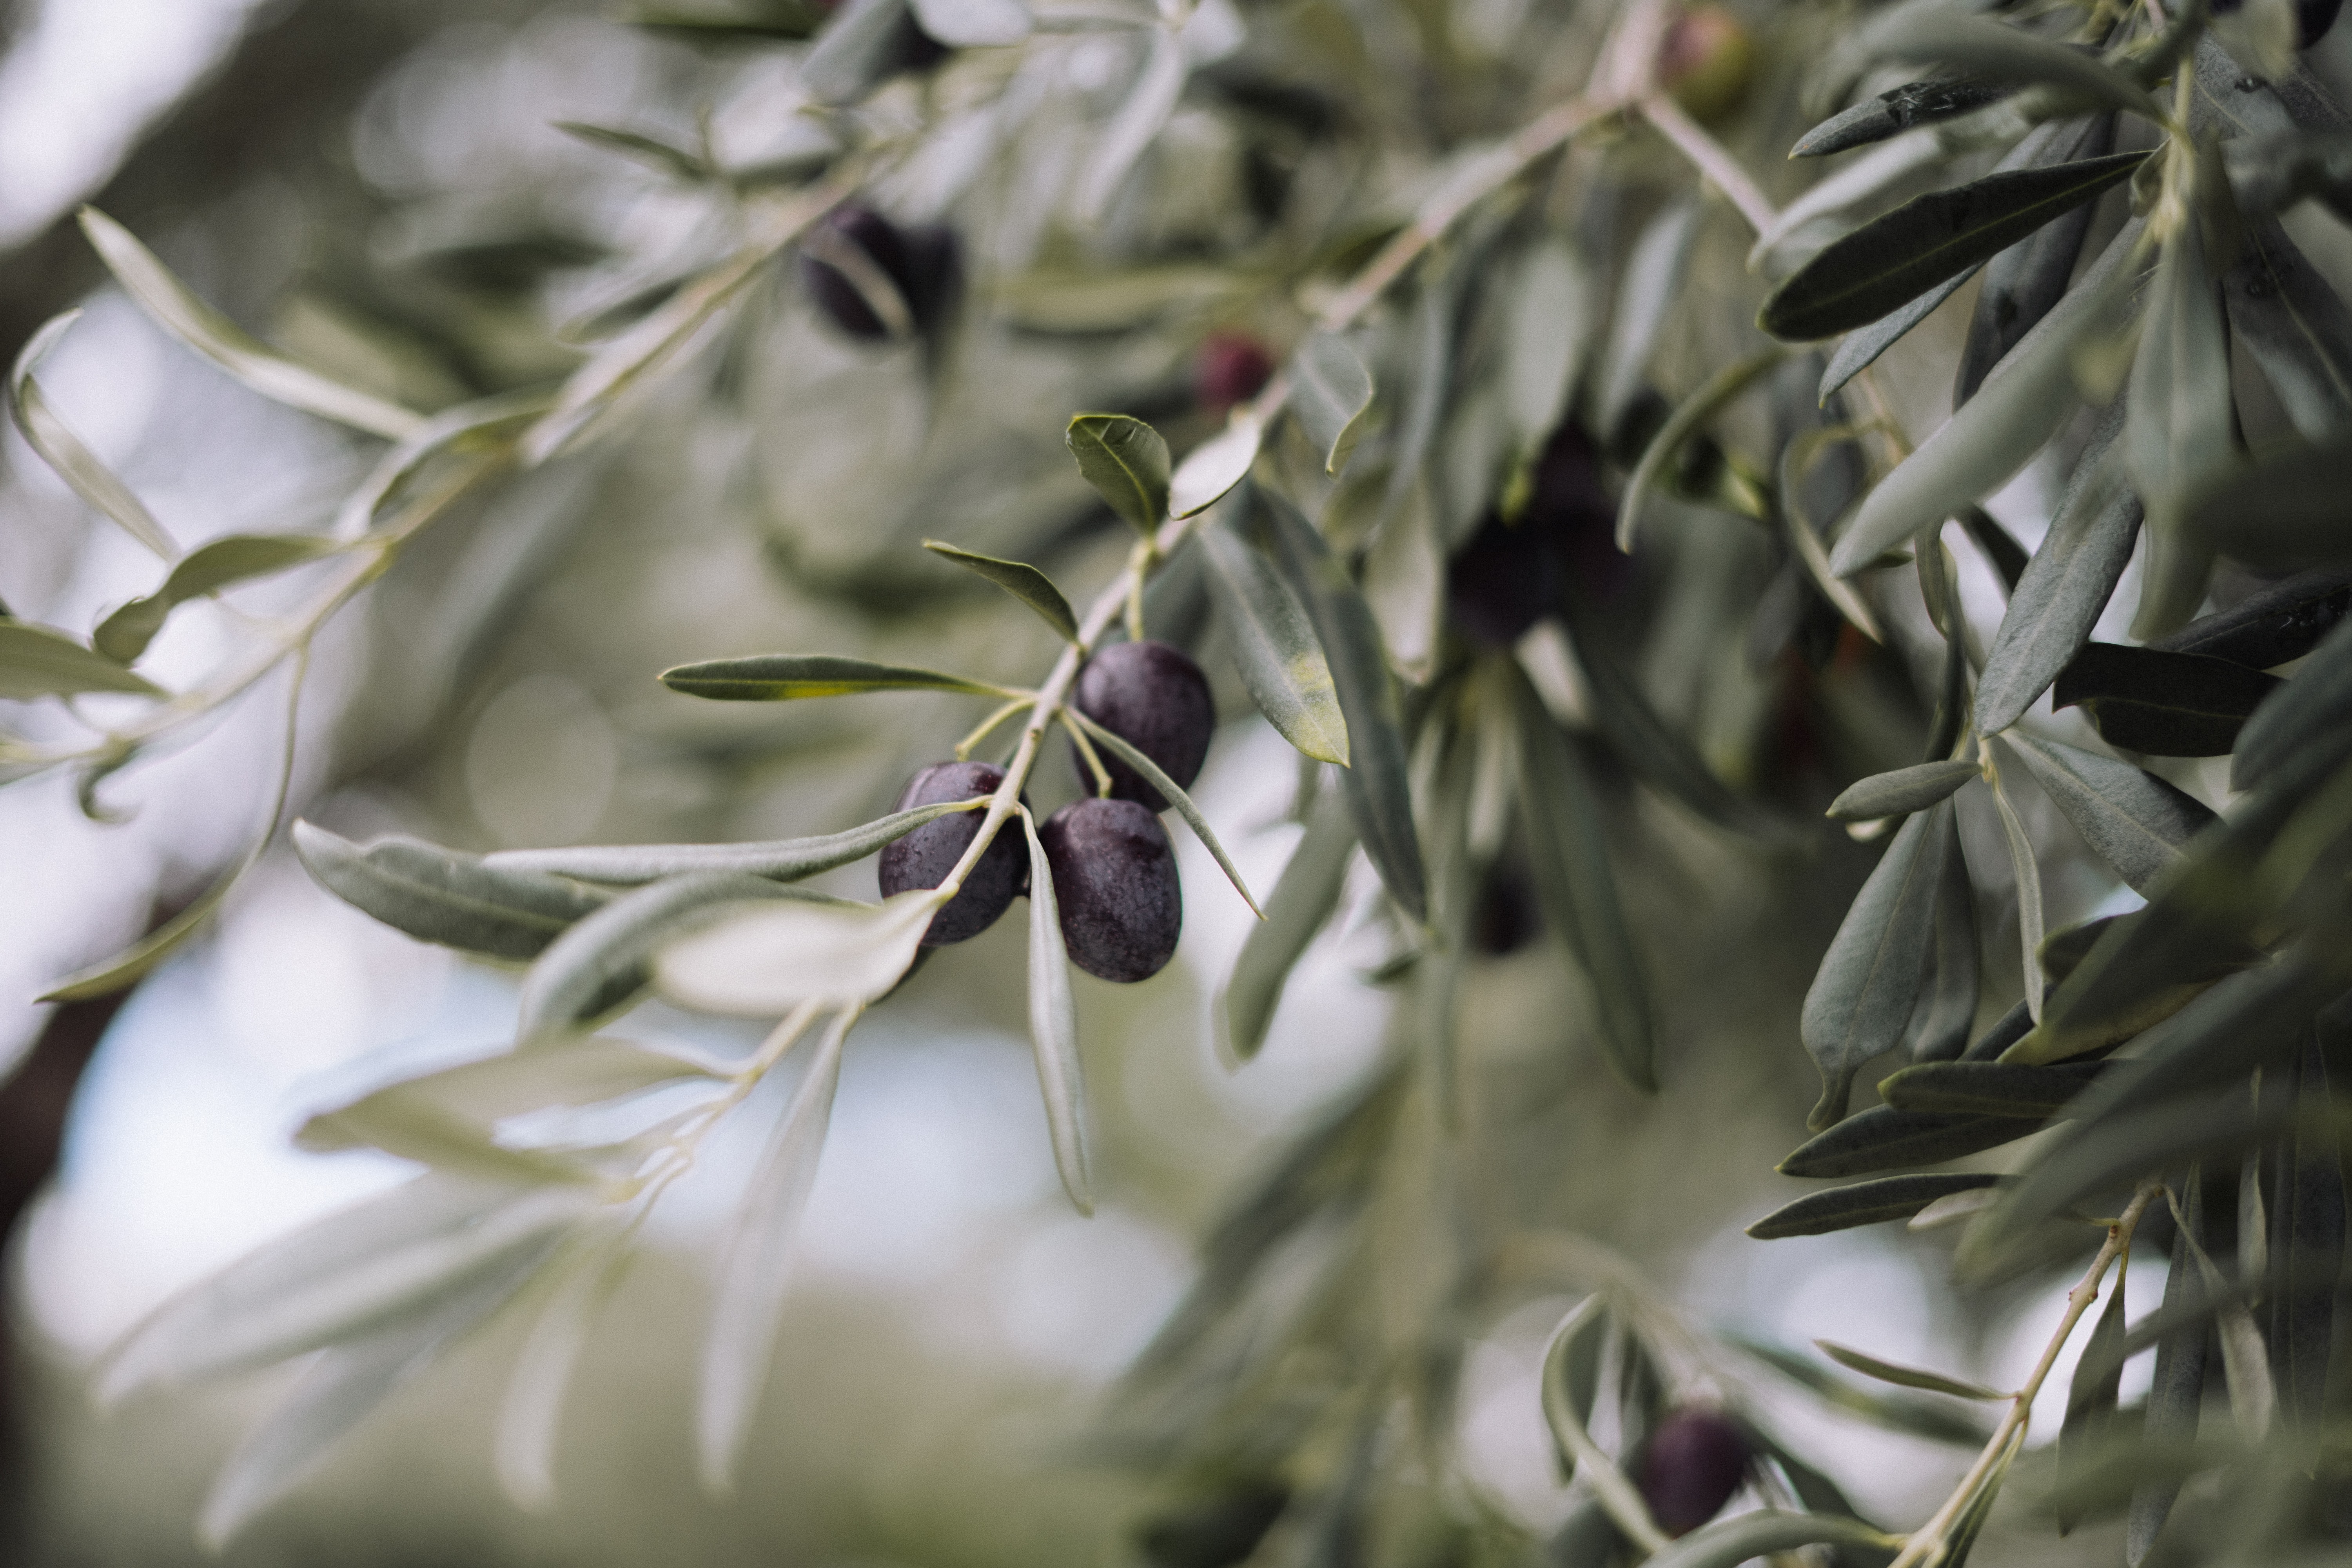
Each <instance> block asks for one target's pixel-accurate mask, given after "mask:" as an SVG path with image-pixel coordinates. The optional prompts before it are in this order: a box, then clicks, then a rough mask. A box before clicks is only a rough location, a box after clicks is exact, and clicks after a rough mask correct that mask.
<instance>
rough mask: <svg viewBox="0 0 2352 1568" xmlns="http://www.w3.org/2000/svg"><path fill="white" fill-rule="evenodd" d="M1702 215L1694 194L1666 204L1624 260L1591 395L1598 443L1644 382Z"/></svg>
mask: <svg viewBox="0 0 2352 1568" xmlns="http://www.w3.org/2000/svg"><path fill="white" fill-rule="evenodd" d="M1703 211H1704V209H1703V208H1702V207H1701V205H1700V204H1699V202H1698V200H1697V198H1696V197H1695V196H1686V197H1684V198H1682V199H1680V200H1677V201H1675V202H1672V203H1670V204H1668V205H1667V206H1666V207H1665V208H1664V210H1663V211H1662V212H1660V213H1659V214H1658V215H1657V216H1655V217H1654V218H1652V219H1651V220H1650V221H1649V222H1648V223H1647V224H1646V225H1644V226H1643V229H1642V233H1641V235H1640V237H1638V238H1636V239H1635V240H1634V241H1633V250H1632V252H1631V253H1630V254H1629V255H1628V256H1627V257H1626V258H1625V265H1624V268H1623V270H1622V273H1621V274H1620V277H1621V279H1622V281H1621V282H1620V283H1619V285H1618V289H1617V299H1616V301H1615V304H1614V306H1613V307H1612V309H1611V310H1610V312H1609V315H1608V321H1609V347H1608V351H1607V352H1606V353H1604V354H1603V355H1602V357H1601V372H1600V384H1599V385H1598V386H1597V387H1596V388H1595V389H1594V396H1593V410H1592V412H1593V420H1592V426H1593V431H1594V434H1595V435H1596V436H1598V437H1600V439H1601V442H1602V444H1603V445H1609V444H1612V443H1614V442H1615V441H1616V440H1618V439H1619V436H1620V432H1619V426H1622V424H1623V423H1624V420H1625V415H1626V413H1627V411H1628V410H1630V409H1631V408H1632V407H1633V402H1634V400H1635V399H1636V398H1637V397H1639V396H1640V395H1642V393H1643V390H1644V389H1645V388H1647V387H1648V386H1649V384H1650V361H1651V360H1652V359H1653V358H1654V357H1655V356H1656V353H1657V349H1658V340H1659V338H1660V337H1661V336H1662V335H1663V334H1664V331H1665V330H1666V324H1667V322H1668V321H1670V320H1672V319H1673V316H1674V313H1675V304H1676V302H1677V301H1679V300H1681V299H1682V297H1683V276H1684V274H1685V271H1686V270H1687V269H1688V268H1689V266H1690V258H1691V251H1692V248H1693V247H1694V246H1696V243H1697V240H1698V226H1699V218H1700V216H1702V213H1703Z"/></svg>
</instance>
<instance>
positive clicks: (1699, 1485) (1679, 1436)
mask: <svg viewBox="0 0 2352 1568" xmlns="http://www.w3.org/2000/svg"><path fill="white" fill-rule="evenodd" d="M1641 1471H1642V1474H1641V1486H1642V1500H1643V1502H1645V1503H1647V1504H1649V1506H1650V1517H1652V1518H1653V1519H1654V1520H1656V1521H1658V1528H1659V1529H1660V1530H1663V1531H1665V1532H1666V1533H1667V1534H1668V1535H1670V1536H1671V1535H1687V1534H1689V1533H1690V1532H1691V1531H1694V1530H1696V1529H1697V1528H1698V1527H1699V1526H1700V1525H1702V1524H1705V1523H1706V1521H1708V1520H1710V1519H1713V1518H1714V1517H1715V1516H1716V1515H1717V1514H1718V1513H1720V1512H1722V1511H1723V1505H1724V1504H1725V1503H1727V1502H1729V1501H1730V1500H1731V1494H1732V1493H1734V1492H1736V1491H1738V1489H1739V1484H1740V1482H1741V1481H1742V1480H1743V1479H1746V1477H1747V1474H1748V1438H1747V1436H1746V1434H1744V1433H1742V1432H1741V1431H1740V1429H1739V1428H1738V1426H1736V1425H1735V1424H1733V1423H1732V1422H1731V1421H1730V1420H1728V1419H1727V1418H1726V1417H1725V1416H1724V1415H1723V1414H1722V1413H1721V1412H1720V1411H1715V1410H1701V1409H1695V1408H1692V1407H1690V1406H1687V1405H1685V1406H1684V1407H1683V1408H1681V1409H1679V1410H1673V1411H1669V1412H1667V1414H1666V1418H1665V1419H1664V1420H1663V1421H1661V1422H1659V1423H1658V1429H1657V1430H1656V1431H1654V1432H1653V1433H1651V1434H1650V1440H1649V1442H1648V1443H1646V1444H1645V1445H1643V1451H1642V1464H1641Z"/></svg>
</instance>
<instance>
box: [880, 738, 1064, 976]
mask: <svg viewBox="0 0 2352 1568" xmlns="http://www.w3.org/2000/svg"><path fill="white" fill-rule="evenodd" d="M1003 782H1004V770H1003V768H1000V767H996V766H994V765H993V764H992V763H932V764H931V765H930V766H929V767H928V768H925V769H924V770H923V771H922V772H921V773H917V774H916V775H915V776H914V777H913V778H911V779H909V780H908V781H907V787H906V788H905V789H904V790H902V791H901V792H899V795H898V810H900V811H912V810H914V809H915V807H917V806H919V805H938V804H939V803H940V802H941V801H947V800H977V799H980V798H981V797H982V796H984V795H994V794H995V793H996V787H997V785H999V784H1003ZM987 815H988V814H987V813H986V812H984V811H964V812H958V813H956V814H955V815H953V816H942V817H940V818H939V819H938V820H937V821H934V822H926V823H925V824H923V826H920V827H918V828H917V829H915V831H913V832H912V833H909V834H908V835H907V836H906V837H904V838H894V839H892V840H891V841H890V842H889V843H888V844H886V845H884V846H883V847H882V862H881V865H880V867H879V868H878V876H879V879H880V881H881V884H882V896H883V897H884V898H886V899H887V898H889V897H891V896H892V895H894V894H898V893H903V892H906V891H908V889H915V888H936V887H938V886H939V885H940V883H941V882H944V881H946V880H947V879H948V873H949V872H950V871H952V870H954V869H955V865H956V862H957V861H959V860H961V859H962V858H963V852H964V851H965V850H966V849H969V848H970V847H971V841H972V839H973V838H974V837H977V836H978V835H979V833H980V822H981V818H982V817H983V816H987ZM1028 875H1029V849H1028V846H1027V845H1026V844H1025V843H1024V841H1023V837H1022V834H1021V832H1020V826H1019V824H1017V823H1013V824H1007V825H1006V826H1003V827H1000V828H998V829H997V832H996V837H994V838H993V839H992V840H990V841H989V846H988V848H987V849H986V850H985V851H983V852H982V855H981V857H980V863H979V864H978V865H976V866H974V867H973V868H971V873H970V874H969V875H967V876H966V877H965V878H964V879H963V887H962V888H961V889H959V890H958V891H957V893H956V896H955V897H954V898H952V899H950V900H948V903H947V908H945V909H943V910H940V912H939V913H938V914H935V915H933V916H932V917H931V929H930V930H929V931H925V932H924V933H923V945H924V946H925V947H944V946H946V945H947V944H948V943H949V942H963V941H966V940H968V939H970V938H971V937H975V936H978V935H979V934H980V933H981V932H982V931H986V930H987V929H988V928H989V927H991V926H992V925H994V924H995V923H996V920H997V917H998V916H999V915H1002V914H1003V912H1004V911H1005V910H1008V909H1010V908H1012V906H1013V900H1014V899H1016V898H1018V897H1019V896H1020V895H1021V889H1022V886H1023V884H1024V881H1025V880H1026V879H1027V878H1028Z"/></svg>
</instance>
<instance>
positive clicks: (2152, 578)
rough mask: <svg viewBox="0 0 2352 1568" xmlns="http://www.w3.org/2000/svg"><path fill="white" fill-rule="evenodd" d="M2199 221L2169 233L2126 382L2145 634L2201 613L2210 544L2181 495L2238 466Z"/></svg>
mask: <svg viewBox="0 0 2352 1568" xmlns="http://www.w3.org/2000/svg"><path fill="white" fill-rule="evenodd" d="M2200 228H2201V226H2200V224H2198V223H2187V224H2183V225H2182V226H2180V228H2179V230H2178V231H2177V232H2176V233H2174V234H2173V235H2172V236H2171V237H2169V238H2168V240H2167V241H2166V242H2165V246H2164V253H2163V259H2162V261H2161V262H2160V263H2158V267H2157V271H2156V281H2155V283H2154V285H2153V286H2152V287H2151V288H2150V289H2149V291H2148V295H2149V297H2148V306H2147V315H2146V317H2145V323H2146V324H2145V325H2144V326H2143V328H2142V329H2141V331H2140V336H2139V352H2138V353H2137V354H2136V355H2135V356H2134V357H2133V359H2132V370H2131V380H2130V382H2129V384H2128V386H2127V391H2126V395H2127V396H2128V397H2129V399H2130V412H2129V413H2128V414H2127V415H2126V417H2125V420H2124V434H2123V440H2122V443H2121V445H2120V447H2119V448H2118V449H2119V450H2120V451H2121V452H2122V454H2123V459H2124V471H2125V472H2126V473H2127V474H2129V475H2130V476H2131V480H2132V484H2133V487H2134V488H2135V489H2137V490H2138V491H2139V495H2140V500H2142V501H2143V502H2145V503H2147V509H2148V531H2149V540H2148V552H2147V563H2146V565H2145V568H2144V573H2145V575H2144V579H2143V581H2142V583H2141V585H2140V601H2139V614H2138V616H2137V617H2136V618H2135V619H2134V620H2133V622H2132V630H2133V635H2135V636H2137V637H2155V636H2157V635H2158V634H2160V633H2163V632H2168V631H2170V630H2172V629H2173V628H2174V627H2176V626H2179V625H2180V624H2181V623H2182V622H2184V621H2186V620H2188V619H2189V616H2192V615H2194V614H2196V612H2197V605H2198V604H2199V603H2200V601H2201V600H2202V599H2203V598H2204V597H2205V583H2206V576H2207V573H2208V570H2209V568H2210V564H2211V556H2212V552H2211V547H2210V543H2209V542H2205V541H2202V540H2196V539H2193V538H2191V537H2190V536H2189V535H2188V534H2187V533H2186V531H2185V529H2184V524H2183V522H2182V520H2181V512H2182V510H2183V500H2184V498H2186V497H2188V496H2190V495H2192V494H2193V493H2194V492H2195V491H2196V490H2198V489H2200V488H2201V487H2202V486H2203V485H2205V484H2206V483H2207V482H2209V480H2210V478H2211V477H2212V476H2215V475H2218V474H2222V473H2226V472H2228V471H2229V470H2230V469H2231V468H2234V467H2235V466H2236V453H2237V414H2236V407H2235V404H2234V402H2233V400H2232V397H2231V390H2230V334H2229V327H2228V324H2227V323H2226V321H2224V320H2223V318H2222V315H2221V300H2220V299H2219V298H2218V297H2217V296H2216V294H2215V291H2214V287H2213V275H2212V270H2211V268H2210V266H2209V264H2208V258H2207V257H2206V255H2205V242H2204V240H2203V238H2202V237H2201V235H2200Z"/></svg>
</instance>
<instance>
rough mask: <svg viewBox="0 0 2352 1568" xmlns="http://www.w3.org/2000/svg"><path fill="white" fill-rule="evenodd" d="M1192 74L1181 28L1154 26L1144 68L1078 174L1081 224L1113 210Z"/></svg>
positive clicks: (1077, 200) (1095, 142)
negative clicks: (1122, 186) (1111, 207)
mask: <svg viewBox="0 0 2352 1568" xmlns="http://www.w3.org/2000/svg"><path fill="white" fill-rule="evenodd" d="M1190 74H1191V73H1190V66H1189V64H1188V62H1187V60H1186V58H1185V54H1184V45H1183V42H1182V40H1181V38H1180V37H1178V36H1177V29H1176V28H1175V27H1173V26H1164V25H1163V26H1155V27H1153V28H1152V29H1151V30H1150V37H1149V40H1148V42H1147V43H1146V45H1145V48H1144V56H1143V66H1142V69H1141V70H1140V71H1139V72H1138V73H1137V76H1136V79H1135V81H1134V82H1133V84H1132V85H1130V86H1129V88H1128V89H1127V98H1126V100H1124V101H1123V102H1121V103H1120V104H1119V106H1118V113H1116V114H1114V115H1112V116H1111V120H1110V123H1109V124H1108V125H1106V126H1104V127H1103V129H1102V131H1101V132H1100V134H1099V135H1098V136H1097V137H1096V138H1094V140H1093V155H1092V156H1091V157H1090V158H1089V159H1088V160H1087V167H1086V170H1085V172H1084V173H1083V174H1080V175H1079V176H1078V184H1077V189H1076V192H1075V205H1076V214H1077V216H1078V219H1079V221H1080V222H1082V223H1086V224H1089V225H1091V224H1095V223H1098V222H1099V221H1100V220H1101V218H1102V216H1103V215H1104V213H1106V212H1107V211H1108V210H1109V207H1110V204H1111V198H1112V197H1114V196H1116V195H1118V192H1119V187H1120V186H1121V185H1122V184H1125V183H1126V180H1127V175H1128V171H1129V170H1130V169H1132V168H1134V167H1135V164H1136V161H1137V160H1138V159H1139V158H1141V157H1142V156H1143V154H1144V153H1145V152H1146V151H1148V150H1149V149H1150V146H1151V143H1152V142H1155V141H1157V140H1158V139H1159V136H1160V131H1161V130H1162V129H1163V128H1165V127H1166V125H1167V123H1168V117H1169V116H1170V115H1171V114H1173V113H1174V112H1175V111H1176V105H1177V102H1178V100H1181V98H1182V97H1183V94H1184V80H1185V78H1186V77H1187V76H1188V75H1190Z"/></svg>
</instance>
